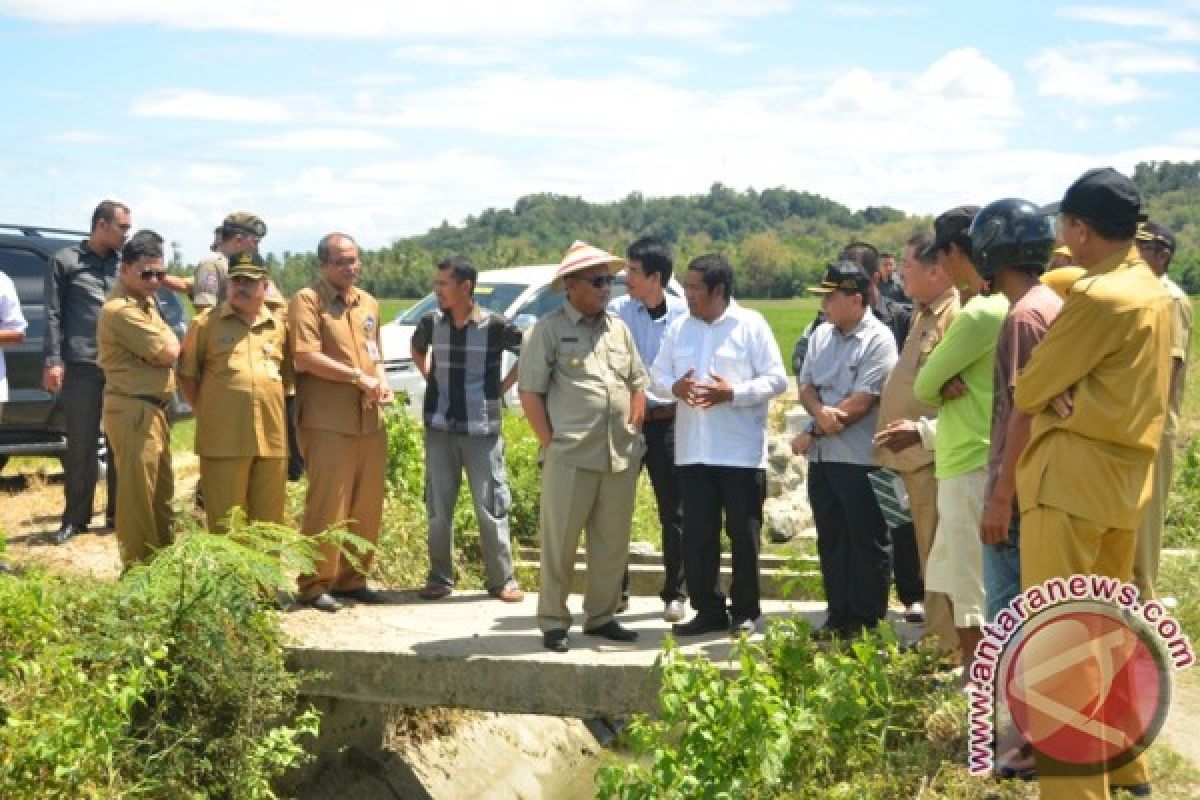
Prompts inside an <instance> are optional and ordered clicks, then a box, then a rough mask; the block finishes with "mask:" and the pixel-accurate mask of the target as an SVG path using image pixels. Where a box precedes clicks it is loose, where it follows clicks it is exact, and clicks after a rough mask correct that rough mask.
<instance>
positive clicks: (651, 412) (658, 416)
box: [646, 403, 675, 422]
mask: <svg viewBox="0 0 1200 800" xmlns="http://www.w3.org/2000/svg"><path fill="white" fill-rule="evenodd" d="M669 419H675V404H674V403H670V404H668V405H665V406H654V407H653V408H647V409H646V422H664V421H666V420H669Z"/></svg>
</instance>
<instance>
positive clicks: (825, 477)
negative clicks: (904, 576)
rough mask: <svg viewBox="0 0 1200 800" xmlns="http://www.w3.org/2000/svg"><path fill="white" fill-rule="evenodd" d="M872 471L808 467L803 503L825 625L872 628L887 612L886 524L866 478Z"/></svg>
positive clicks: (846, 466)
mask: <svg viewBox="0 0 1200 800" xmlns="http://www.w3.org/2000/svg"><path fill="white" fill-rule="evenodd" d="M873 469H874V467H865V466H860V465H858V464H836V463H828V462H813V463H811V464H809V465H808V502H809V505H810V506H811V507H812V512H813V521H814V522H815V523H816V525H817V555H818V556H819V557H820V559H821V577H822V578H823V579H824V582H825V600H826V602H827V603H828V605H829V624H831V625H837V626H850V625H856V624H863V625H875V624H876V623H878V622H879V621H880V620H882V619H883V617H884V614H885V613H886V612H887V600H888V583H889V581H888V579H889V577H890V573H891V563H890V562H891V553H890V552H889V550H890V547H889V542H888V529H887V524H886V523H885V522H884V521H883V514H882V513H881V512H880V510H879V504H878V503H877V502H876V501H875V493H874V492H873V491H872V490H871V481H870V479H869V478H868V477H867V475H868V474H869V473H870V472H871V471H872V470H873Z"/></svg>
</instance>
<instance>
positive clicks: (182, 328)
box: [0, 224, 192, 469]
mask: <svg viewBox="0 0 1200 800" xmlns="http://www.w3.org/2000/svg"><path fill="white" fill-rule="evenodd" d="M86 238H87V234H86V233H82V232H79V231H67V230H59V229H56V228H41V227H38V226H34V225H4V224H0V270H2V271H4V272H5V273H7V274H8V276H9V277H10V278H12V280H13V283H14V284H16V287H17V296H18V297H19V298H20V300H21V311H22V312H23V313H24V315H25V321H26V322H28V323H29V327H28V328H27V329H26V331H25V341H24V342H22V343H21V344H19V345H16V346H14V347H7V348H5V349H4V361H5V364H6V366H7V367H8V403H7V404H5V406H4V411H3V413H2V414H0V469H3V468H4V464H5V462H7V461H8V457H9V456H12V455H39V456H57V455H60V454H62V453H63V452H64V451H65V450H66V446H67V434H66V430H67V429H66V424H65V422H64V419H63V414H62V409H61V408H59V403H58V395H55V394H51V393H50V392H47V391H46V390H45V389H43V388H42V370H43V367H44V366H45V363H44V360H43V357H42V339H43V337H44V336H45V335H46V303H45V296H44V293H45V280H46V270H47V269H48V268H49V265H50V257H51V256H52V255H54V254H55V253H57V252H58V251H59V250H61V249H62V248H64V247H67V246H69V245H72V244H77V243H78V242H79V241H81V240H83V239H86ZM158 305H159V308H160V309H162V315H163V318H164V319H165V320H166V321H167V324H169V325H170V326H171V327H172V328H173V329H174V330H175V333H176V334H177V335H178V336H179V338H180V341H182V340H183V334H184V333H185V332H186V331H187V323H188V311H187V308H186V306H185V305H184V304H183V302H182V301H181V300H180V299H179V297H177V296H176V295H175V293H174V292H171V291H169V290H167V289H160V290H159V291H158ZM191 411H192V410H191V408H190V407H189V406H188V405H187V404H186V403H184V402H183V401H182V400H181V399H179V398H176V400H175V401H174V402H173V403H172V406H171V409H170V410H169V416H170V418H171V420H172V421H174V420H176V419H180V418H183V417H186V416H190V415H191Z"/></svg>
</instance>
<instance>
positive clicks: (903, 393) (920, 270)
mask: <svg viewBox="0 0 1200 800" xmlns="http://www.w3.org/2000/svg"><path fill="white" fill-rule="evenodd" d="M931 244H933V237H932V236H931V235H930V234H927V233H922V234H918V235H917V236H914V237H913V238H912V239H910V240H909V242H908V244H907V245H906V246H905V248H904V262H903V264H902V265H901V270H902V272H903V280H904V290H905V292H907V293H908V295H909V297H911V298H912V300H913V303H914V304H915V309H914V310H915V312H916V313H915V315H914V317H913V322H912V328H911V329H910V330H909V333H908V338H907V339H906V340H905V342H904V348H903V349H902V350H901V351H900V359H899V361H897V362H896V366H895V368H894V369H893V370H892V374H891V377H889V378H888V382H887V384H886V385H885V386H884V387H883V396H882V397H881V398H880V400H879V433H878V434H877V435H876V438H875V441H876V449H875V457H876V459H877V460H878V461H879V463H880V465H882V466H884V467H887V468H888V469H891V470H895V471H896V472H898V473H899V474H900V476H901V478H903V480H904V488H905V490H906V491H907V492H908V504H909V508H910V511H911V514H912V520H913V530H914V531H915V533H916V539H917V556H918V558H919V559H920V564H921V575H922V577H924V575H925V564H926V562H928V561H929V550H930V548H931V547H932V546H933V537H934V532H935V531H936V530H937V524H938V514H937V478H935V477H934V465H933V448H932V446H930V447H926V446H925V445H924V443H923V442H922V440H921V433H920V430H921V429H922V428H924V429H925V431H926V438H928V439H930V440H932V438H933V436H932V429H933V424H934V423H935V422H936V417H937V411H938V410H937V408H936V407H935V406H930V405H926V404H925V403H922V402H920V401H919V400H917V398H916V396H915V395H914V394H913V382H914V381H916V379H917V373H918V372H919V371H920V369H921V367H922V366H923V365H924V363H925V359H926V358H928V356H929V354H930V353H931V352H933V348H934V347H936V346H937V344H938V342H940V341H941V340H942V337H943V336H945V335H946V328H948V327H949V326H950V321H951V320H952V319H954V315H955V314H957V313H958V308H959V301H958V291H957V290H956V289H955V288H954V282H953V280H952V279H951V277H950V276H949V275H947V274H946V272H945V270H943V269H942V268H941V267H940V266H938V263H937V261H936V259H935V260H933V261H932V262H930V261H922V260H921V257H922V256H923V255H924V253H925V251H926V249H928V247H929V246H930V245H931ZM931 445H932V442H931ZM925 635H926V636H927V637H930V638H931V639H934V640H936V642H937V644H938V646H939V647H942V648H944V649H947V650H954V649H955V648H956V647H957V644H958V634H957V633H956V632H955V630H954V619H953V617H952V615H951V610H950V599H949V598H948V597H947V596H946V595H944V594H942V593H940V592H926V593H925Z"/></svg>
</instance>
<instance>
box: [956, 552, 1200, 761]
mask: <svg viewBox="0 0 1200 800" xmlns="http://www.w3.org/2000/svg"><path fill="white" fill-rule="evenodd" d="M1195 660H1196V659H1195V655H1194V653H1193V650H1192V645H1191V642H1190V641H1189V639H1188V637H1187V636H1185V635H1184V633H1183V631H1182V630H1181V628H1180V626H1179V623H1178V622H1176V621H1175V620H1174V619H1172V618H1171V616H1170V614H1169V613H1168V612H1167V610H1166V609H1165V608H1164V607H1163V606H1162V605H1161V604H1160V603H1158V602H1157V601H1150V602H1148V603H1145V604H1142V603H1140V602H1139V594H1138V590H1137V587H1136V586H1133V585H1131V584H1127V583H1124V582H1122V581H1120V580H1119V579H1117V578H1109V577H1103V576H1099V575H1073V576H1071V577H1069V578H1054V579H1051V580H1048V581H1046V582H1045V583H1042V584H1039V585H1037V586H1031V587H1030V588H1028V589H1026V590H1025V591H1024V592H1022V593H1021V594H1019V595H1017V597H1016V598H1014V599H1013V601H1012V602H1011V603H1010V604H1009V605H1008V607H1006V608H1005V609H1004V610H1003V611H1001V612H1000V613H999V614H997V615H996V618H995V619H994V620H992V622H991V624H988V625H985V626H984V628H983V639H982V641H980V643H979V646H978V647H977V648H976V650H975V660H974V663H973V665H972V668H971V674H970V676H969V678H970V679H971V681H970V683H969V689H968V691H969V693H970V698H971V707H970V728H969V736H970V738H969V742H968V748H969V749H968V754H967V759H968V768H969V770H970V772H971V773H972V774H974V775H986V774H990V773H991V771H992V768H993V766H994V750H993V738H994V733H995V731H994V724H993V720H994V715H995V711H996V709H997V708H1000V707H1004V708H1007V710H1008V712H1009V714H1010V715H1011V717H1012V720H1013V723H1014V724H1015V725H1016V727H1017V728H1018V729H1019V730H1020V732H1021V733H1022V735H1023V736H1024V737H1025V740H1026V741H1028V742H1029V743H1030V744H1032V745H1033V747H1034V748H1035V749H1036V750H1037V751H1038V752H1040V753H1041V754H1042V755H1043V756H1046V757H1048V758H1050V759H1052V760H1053V762H1054V764H1055V766H1056V767H1057V768H1058V770H1057V771H1058V772H1060V774H1068V773H1077V774H1078V773H1095V772H1100V771H1104V770H1111V769H1114V768H1116V767H1119V766H1121V765H1123V764H1127V763H1129V762H1130V761H1132V760H1133V759H1134V758H1136V757H1137V756H1138V755H1139V754H1140V753H1141V752H1142V751H1143V750H1145V749H1146V748H1147V747H1148V746H1149V745H1150V743H1151V742H1153V741H1154V738H1155V737H1156V736H1157V735H1158V732H1159V731H1160V730H1161V728H1162V725H1163V722H1164V721H1165V720H1166V716H1167V709H1168V707H1169V706H1170V702H1171V673H1172V672H1173V671H1174V670H1177V669H1184V668H1186V667H1190V666H1192V664H1194V663H1195Z"/></svg>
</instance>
